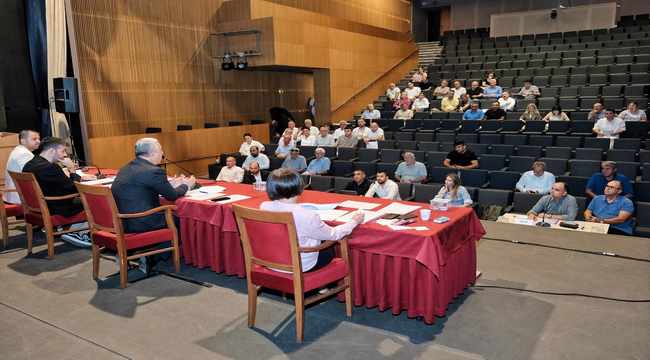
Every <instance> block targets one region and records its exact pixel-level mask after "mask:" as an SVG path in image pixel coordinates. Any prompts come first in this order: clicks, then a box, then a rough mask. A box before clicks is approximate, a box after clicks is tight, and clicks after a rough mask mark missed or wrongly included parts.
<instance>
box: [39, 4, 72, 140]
mask: <svg viewBox="0 0 650 360" xmlns="http://www.w3.org/2000/svg"><path fill="white" fill-rule="evenodd" d="M45 14H46V20H45V23H46V24H47V94H48V98H49V104H50V119H51V126H52V135H54V136H57V137H60V138H62V139H64V140H65V141H66V142H69V141H70V140H69V139H70V128H69V127H68V122H67V120H66V118H65V115H63V114H61V113H59V112H57V111H56V106H55V104H54V82H53V79H54V78H57V77H65V76H66V69H67V59H68V54H67V51H68V49H67V36H66V18H65V2H64V1H63V0H45Z"/></svg>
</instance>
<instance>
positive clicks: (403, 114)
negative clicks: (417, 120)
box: [393, 104, 413, 120]
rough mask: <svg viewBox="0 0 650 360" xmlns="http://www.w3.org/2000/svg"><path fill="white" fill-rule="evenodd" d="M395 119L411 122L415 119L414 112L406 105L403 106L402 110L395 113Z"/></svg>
mask: <svg viewBox="0 0 650 360" xmlns="http://www.w3.org/2000/svg"><path fill="white" fill-rule="evenodd" d="M393 119H398V120H411V119H413V110H411V109H409V108H408V107H406V104H403V105H402V108H401V109H399V110H397V111H396V112H395V115H394V116H393Z"/></svg>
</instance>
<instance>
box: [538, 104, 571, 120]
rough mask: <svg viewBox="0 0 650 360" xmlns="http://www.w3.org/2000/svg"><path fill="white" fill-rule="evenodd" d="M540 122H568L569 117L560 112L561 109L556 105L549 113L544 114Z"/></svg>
mask: <svg viewBox="0 0 650 360" xmlns="http://www.w3.org/2000/svg"><path fill="white" fill-rule="evenodd" d="M542 120H544V121H546V122H549V121H569V116H567V114H566V113H565V112H564V111H562V108H560V107H559V106H557V105H556V106H553V108H552V109H551V111H549V113H548V114H546V116H544V118H543V119H542Z"/></svg>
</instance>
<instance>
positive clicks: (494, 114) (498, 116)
mask: <svg viewBox="0 0 650 360" xmlns="http://www.w3.org/2000/svg"><path fill="white" fill-rule="evenodd" d="M505 118H506V111H505V110H503V109H502V108H501V106H499V102H498V101H495V102H493V103H492V106H490V108H489V109H487V111H486V112H485V120H499V121H501V120H505Z"/></svg>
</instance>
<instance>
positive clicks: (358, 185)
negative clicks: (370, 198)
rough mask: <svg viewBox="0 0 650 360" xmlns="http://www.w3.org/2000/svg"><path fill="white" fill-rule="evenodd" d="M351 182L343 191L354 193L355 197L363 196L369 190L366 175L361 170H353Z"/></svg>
mask: <svg viewBox="0 0 650 360" xmlns="http://www.w3.org/2000/svg"><path fill="white" fill-rule="evenodd" d="M352 179H353V180H352V182H351V183H349V184H348V185H347V186H346V187H345V190H348V191H355V192H356V193H357V195H361V196H363V195H365V194H366V193H367V192H368V189H369V188H370V181H368V179H367V178H366V173H365V172H364V171H363V170H359V169H357V170H355V171H354V176H353V177H352Z"/></svg>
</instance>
